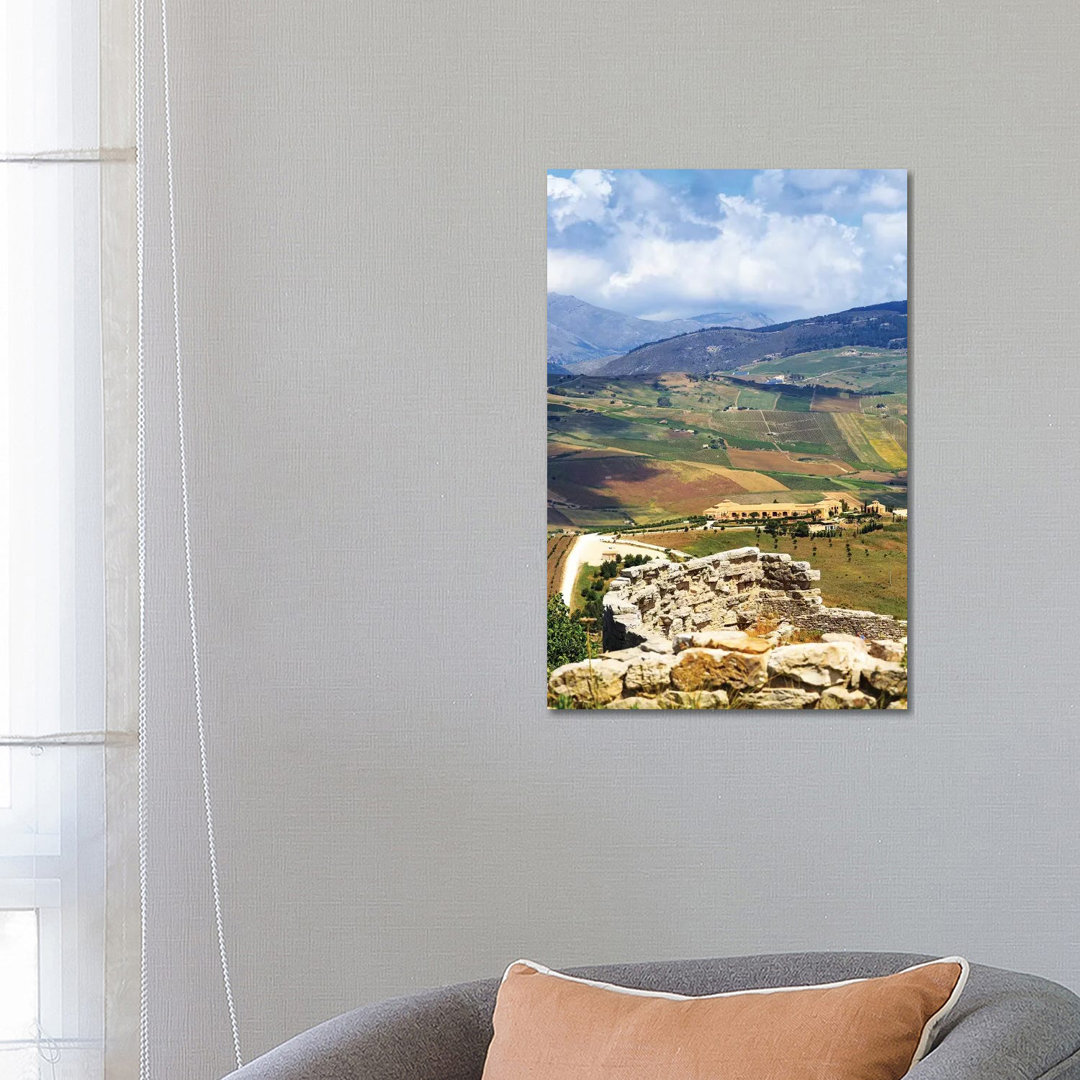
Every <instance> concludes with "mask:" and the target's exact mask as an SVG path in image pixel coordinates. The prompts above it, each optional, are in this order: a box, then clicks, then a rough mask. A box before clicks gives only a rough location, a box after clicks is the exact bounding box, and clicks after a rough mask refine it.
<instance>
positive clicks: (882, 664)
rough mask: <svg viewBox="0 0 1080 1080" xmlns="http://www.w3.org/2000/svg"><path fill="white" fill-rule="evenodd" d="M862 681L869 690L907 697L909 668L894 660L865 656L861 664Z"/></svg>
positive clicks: (891, 695)
mask: <svg viewBox="0 0 1080 1080" xmlns="http://www.w3.org/2000/svg"><path fill="white" fill-rule="evenodd" d="M859 673H860V675H861V676H862V683H863V686H864V688H866V689H867V691H868V692H873V691H875V690H876V691H878V692H879V693H882V694H888V696H889V697H894V698H904V697H907V668H905V667H901V666H900V665H899V664H897V663H895V662H894V661H892V660H879V659H878V658H877V657H874V656H867V657H863V660H862V663H861V665H860V672H859Z"/></svg>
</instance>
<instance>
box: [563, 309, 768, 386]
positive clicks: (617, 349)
mask: <svg viewBox="0 0 1080 1080" xmlns="http://www.w3.org/2000/svg"><path fill="white" fill-rule="evenodd" d="M769 322H770V317H769V316H768V315H767V314H766V313H765V312H761V311H746V310H737V309H736V310H731V311H717V312H712V313H710V314H707V315H695V316H693V317H692V318H690V319H668V320H663V321H661V320H653V319H638V318H635V317H634V316H632V315H623V314H621V313H620V312H617V311H609V310H608V309H607V308H601V307H596V305H594V304H589V303H586V302H585V301H584V300H579V299H578V298H577V297H576V296H567V295H564V294H563V293H548V354H547V359H548V369H549V370H551V371H559V370H563V371H568V370H571V369H573V368H576V367H578V366H579V365H581V364H582V363H585V362H589V361H592V362H595V361H597V360H600V359H603V358H605V357H611V356H618V355H620V354H622V353H625V352H627V351H628V350H630V349H633V348H636V347H637V346H640V345H645V344H648V343H649V342H653V341H662V340H664V339H665V338H670V337H673V336H675V335H676V334H685V333H691V332H693V331H695V330H701V329H703V328H704V327H708V326H720V325H728V326H742V327H758V326H766V325H768V323H769Z"/></svg>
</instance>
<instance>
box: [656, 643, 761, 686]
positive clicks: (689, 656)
mask: <svg viewBox="0 0 1080 1080" xmlns="http://www.w3.org/2000/svg"><path fill="white" fill-rule="evenodd" d="M765 676H766V664H765V657H764V656H762V655H751V654H749V653H737V652H728V651H727V650H726V649H686V650H684V651H683V652H681V653H679V657H678V661H677V663H676V664H675V666H674V667H673V668H672V669H671V682H672V684H673V685H674V687H675V689H676V690H718V689H723V688H732V689H735V690H749V689H755V688H757V687H759V686H761V684H762V683H764V682H765Z"/></svg>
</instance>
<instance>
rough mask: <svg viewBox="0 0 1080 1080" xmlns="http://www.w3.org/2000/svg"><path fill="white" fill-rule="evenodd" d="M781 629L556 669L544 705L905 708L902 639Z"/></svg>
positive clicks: (680, 638) (703, 638) (707, 636)
mask: <svg viewBox="0 0 1080 1080" xmlns="http://www.w3.org/2000/svg"><path fill="white" fill-rule="evenodd" d="M782 640H783V638H782V633H781V631H779V630H776V631H772V632H771V633H768V634H765V635H761V636H759V635H754V634H747V633H745V632H743V631H741V630H707V631H703V632H699V633H687V634H677V635H676V636H675V638H674V640H673V641H670V642H668V641H666V640H665V641H663V642H646V643H645V644H643V645H640V646H637V647H634V648H628V649H617V650H614V651H612V652H609V653H605V654H604V655H603V656H601V657H598V658H596V659H595V660H585V661H582V662H581V663H577V664H565V665H563V666H562V667H560V668H557V669H556V670H555V671H553V672H552V673H551V678H550V680H549V682H548V704H549V705H550V706H552V707H554V708H572V709H580V708H591V709H875V708H877V709H884V708H889V709H904V708H907V662H906V661H907V649H906V644H907V643H906V641H904V640H901V641H888V640H881V641H875V640H871V641H866V640H865V639H863V638H859V637H854V636H852V635H849V634H840V633H829V632H827V633H826V634H825V635H824V636H823V640H822V641H820V642H812V643H809V644H790V645H785V644H782Z"/></svg>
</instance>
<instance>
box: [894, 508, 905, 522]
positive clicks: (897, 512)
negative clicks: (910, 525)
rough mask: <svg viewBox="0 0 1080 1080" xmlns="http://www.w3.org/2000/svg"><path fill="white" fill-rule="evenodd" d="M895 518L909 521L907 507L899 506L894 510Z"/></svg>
mask: <svg viewBox="0 0 1080 1080" xmlns="http://www.w3.org/2000/svg"><path fill="white" fill-rule="evenodd" d="M893 517H895V518H900V520H901V521H907V507H906V506H897V507H896V508H895V509H894V510H893Z"/></svg>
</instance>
